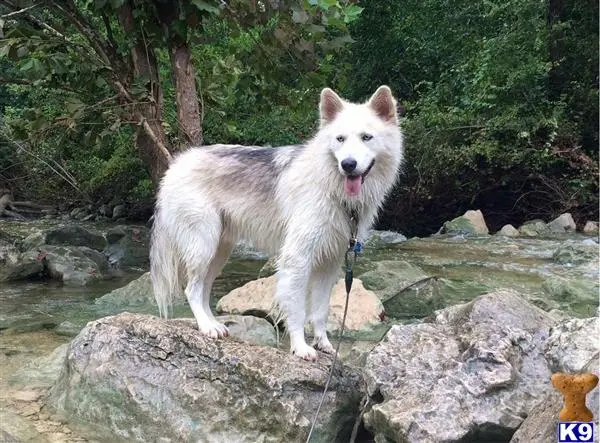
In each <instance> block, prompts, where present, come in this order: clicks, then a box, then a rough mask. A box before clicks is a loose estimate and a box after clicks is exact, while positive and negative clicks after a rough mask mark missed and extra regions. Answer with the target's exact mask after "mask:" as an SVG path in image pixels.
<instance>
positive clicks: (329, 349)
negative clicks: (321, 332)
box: [313, 337, 335, 354]
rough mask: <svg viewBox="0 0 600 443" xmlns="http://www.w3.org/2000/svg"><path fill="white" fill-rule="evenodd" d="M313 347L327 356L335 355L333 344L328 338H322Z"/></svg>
mask: <svg viewBox="0 0 600 443" xmlns="http://www.w3.org/2000/svg"><path fill="white" fill-rule="evenodd" d="M313 346H314V348H315V349H318V350H319V351H321V352H324V353H325V354H335V349H334V348H333V345H332V344H331V342H330V341H329V339H327V337H325V338H322V339H320V340H315V342H314V343H313Z"/></svg>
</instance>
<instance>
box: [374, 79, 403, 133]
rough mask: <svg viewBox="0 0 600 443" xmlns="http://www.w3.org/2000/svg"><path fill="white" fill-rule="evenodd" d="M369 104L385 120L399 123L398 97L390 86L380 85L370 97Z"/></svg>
mask: <svg viewBox="0 0 600 443" xmlns="http://www.w3.org/2000/svg"><path fill="white" fill-rule="evenodd" d="M368 105H369V107H370V108H371V109H372V110H373V111H375V114H377V116H378V117H379V118H380V119H381V120H383V121H384V122H386V123H395V124H398V112H397V110H396V99H395V98H394V96H393V95H392V90H391V89H390V88H389V87H388V86H385V85H384V86H380V87H379V88H378V89H377V91H375V93H374V94H373V95H372V96H371V98H370V99H369V102H368Z"/></svg>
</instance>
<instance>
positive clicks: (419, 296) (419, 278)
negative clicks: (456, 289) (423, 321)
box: [358, 260, 444, 318]
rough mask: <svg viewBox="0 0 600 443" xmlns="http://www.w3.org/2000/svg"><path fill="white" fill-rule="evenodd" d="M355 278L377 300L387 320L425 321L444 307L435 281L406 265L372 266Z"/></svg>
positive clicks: (406, 263)
mask: <svg viewBox="0 0 600 443" xmlns="http://www.w3.org/2000/svg"><path fill="white" fill-rule="evenodd" d="M358 278H360V279H361V280H362V282H363V284H364V286H365V288H367V289H369V290H371V291H373V292H375V293H376V294H377V295H378V296H379V298H380V299H381V300H382V302H383V306H384V308H385V312H386V315H388V316H390V317H394V318H414V317H425V316H427V315H430V314H431V313H433V312H434V311H435V310H436V309H440V308H442V307H444V300H443V296H442V294H441V291H439V287H438V286H439V283H438V282H437V280H435V279H433V278H431V276H429V275H427V274H426V273H425V271H423V270H422V269H421V268H419V267H418V266H415V265H413V264H410V263H408V262H406V261H401V260H398V261H396V260H389V261H388V260H383V261H379V262H376V263H375V264H374V268H373V269H372V270H371V271H368V272H365V273H364V274H361V275H360V276H359V277H358ZM418 282H422V283H418ZM410 285H414V286H410Z"/></svg>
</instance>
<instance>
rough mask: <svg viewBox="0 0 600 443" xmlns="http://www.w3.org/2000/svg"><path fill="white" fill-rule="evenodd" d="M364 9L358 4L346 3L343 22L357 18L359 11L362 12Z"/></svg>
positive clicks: (349, 21)
mask: <svg viewBox="0 0 600 443" xmlns="http://www.w3.org/2000/svg"><path fill="white" fill-rule="evenodd" d="M364 9H365V8H361V7H360V6H356V5H348V6H347V7H346V8H345V9H344V23H346V24H348V23H352V22H353V21H355V20H357V19H358V17H359V16H360V13H361V12H363V10H364Z"/></svg>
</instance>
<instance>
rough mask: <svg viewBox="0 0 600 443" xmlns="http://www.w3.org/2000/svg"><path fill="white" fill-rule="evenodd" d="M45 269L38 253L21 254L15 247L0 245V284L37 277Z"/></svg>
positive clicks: (27, 252)
mask: <svg viewBox="0 0 600 443" xmlns="http://www.w3.org/2000/svg"><path fill="white" fill-rule="evenodd" d="M43 269H44V265H43V264H42V260H41V259H40V256H39V253H38V252H36V251H26V252H23V253H21V251H19V250H18V249H17V248H16V247H15V246H10V245H0V282H3V281H11V280H24V279H27V278H30V277H36V276H38V275H40V274H41V273H42V271H43Z"/></svg>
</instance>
